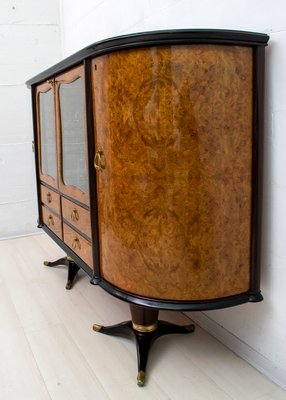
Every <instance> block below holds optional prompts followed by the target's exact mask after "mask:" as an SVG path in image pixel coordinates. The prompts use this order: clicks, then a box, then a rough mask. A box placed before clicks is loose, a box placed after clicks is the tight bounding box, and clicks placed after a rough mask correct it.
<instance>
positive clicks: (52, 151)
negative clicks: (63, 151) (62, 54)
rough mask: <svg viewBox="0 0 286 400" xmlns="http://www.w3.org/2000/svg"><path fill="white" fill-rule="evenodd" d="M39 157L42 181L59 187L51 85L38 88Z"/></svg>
mask: <svg viewBox="0 0 286 400" xmlns="http://www.w3.org/2000/svg"><path fill="white" fill-rule="evenodd" d="M36 104H37V123H38V146H39V148H38V155H39V164H40V165H39V171H40V179H41V180H42V181H44V182H46V183H48V184H50V185H52V186H54V187H57V150H56V148H57V146H56V133H55V107H54V90H53V86H52V84H51V83H47V82H46V83H43V84H42V85H39V86H38V87H37V102H36Z"/></svg>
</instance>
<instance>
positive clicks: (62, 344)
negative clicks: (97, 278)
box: [0, 235, 286, 400]
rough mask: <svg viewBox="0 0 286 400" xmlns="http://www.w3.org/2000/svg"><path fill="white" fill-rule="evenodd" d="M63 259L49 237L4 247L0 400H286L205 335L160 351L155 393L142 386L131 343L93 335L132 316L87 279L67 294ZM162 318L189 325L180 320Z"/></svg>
mask: <svg viewBox="0 0 286 400" xmlns="http://www.w3.org/2000/svg"><path fill="white" fill-rule="evenodd" d="M62 255H63V253H62V251H61V250H60V249H59V248H58V246H57V245H56V244H54V243H53V242H52V241H51V240H50V239H49V238H48V237H47V236H46V235H36V236H32V237H26V238H20V239H14V240H5V241H0V400H18V399H19V400H20V399H21V400H34V399H35V400H46V399H49V400H50V399H53V400H73V399H74V400H89V399H92V400H103V399H118V400H123V399H124V400H128V399H130V400H131V399H132V400H134V399H136V400H137V399H139V400H140V399H148V400H152V399H160V400H161V399H172V400H175V399H178V400H184V399H186V400H199V399H203V400H229V399H235V400H248V399H249V400H270V399H273V400H282V399H283V400H285V399H286V393H285V392H284V391H282V390H281V389H279V388H278V387H277V386H276V385H275V384H274V383H272V382H270V381H269V380H268V379H267V378H265V377H263V376H262V375H261V374H260V373H259V372H257V371H256V370H255V369H253V368H252V367H250V366H249V365H248V364H247V363H246V362H244V361H242V360H241V359H240V358H238V357H237V356H235V355H234V354H233V353H232V352H231V351H229V350H228V349H226V348H225V347H224V346H223V345H222V344H220V343H219V342H218V341H217V340H215V339H214V338H212V337H211V336H210V335H208V334H207V333H206V332H204V331H203V330H202V329H200V328H199V327H197V329H196V332H195V333H194V334H190V335H185V336H178V335H170V336H166V337H164V338H161V339H159V340H158V341H157V342H156V343H155V344H154V347H153V348H152V351H151V354H150V358H149V364H148V378H147V382H146V386H145V387H143V388H139V387H138V386H137V385H136V375H137V365H136V350H135V345H134V343H133V342H132V341H129V340H127V339H121V338H114V337H110V336H104V335H101V334H99V333H95V332H93V331H92V324H93V323H98V324H103V325H104V324H105V325H109V324H113V323H117V322H121V321H124V320H127V319H129V309H128V305H127V304H126V303H123V302H121V301H119V300H117V299H115V298H113V297H112V296H110V295H108V294H106V293H105V292H104V291H103V290H102V289H100V288H99V287H94V286H92V285H90V283H89V279H88V277H87V276H86V275H84V273H83V272H80V274H79V277H78V279H77V281H76V283H75V286H74V288H73V289H72V290H70V291H67V290H65V280H66V270H65V269H64V268H62V267H59V268H48V267H44V266H43V260H46V259H48V260H55V259H57V258H59V257H61V256H62ZM160 318H161V319H165V320H169V321H173V322H177V323H182V324H184V323H189V322H190V321H189V320H188V319H187V317H185V316H183V315H182V314H180V313H171V312H170V313H168V312H162V313H160Z"/></svg>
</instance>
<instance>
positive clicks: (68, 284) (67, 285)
mask: <svg viewBox="0 0 286 400" xmlns="http://www.w3.org/2000/svg"><path fill="white" fill-rule="evenodd" d="M71 287H72V282H71V281H67V284H66V289H67V290H70V289H71Z"/></svg>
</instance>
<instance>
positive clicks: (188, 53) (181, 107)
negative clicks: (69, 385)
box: [27, 30, 269, 386]
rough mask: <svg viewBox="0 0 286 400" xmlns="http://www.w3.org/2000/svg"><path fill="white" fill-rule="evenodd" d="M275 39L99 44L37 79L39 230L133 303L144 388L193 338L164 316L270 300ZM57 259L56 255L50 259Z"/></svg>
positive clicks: (209, 37) (212, 37)
mask: <svg viewBox="0 0 286 400" xmlns="http://www.w3.org/2000/svg"><path fill="white" fill-rule="evenodd" d="M268 39H269V38H268V36H267V35H265V34H260V33H252V32H240V31H227V30H170V31H157V32H145V33H139V34H131V35H126V36H120V37H116V38H111V39H107V40H103V41H100V42H97V43H95V44H93V45H91V46H88V47H86V48H85V49H83V50H81V51H79V52H77V53H76V54H74V55H72V56H70V57H68V58H67V59H65V60H63V61H61V62H59V63H58V64H56V65H55V66H53V67H51V68H49V69H47V70H46V71H44V72H42V73H40V74H39V75H37V76H36V77H34V78H32V79H30V80H29V81H28V82H27V85H28V86H29V87H30V88H31V92H32V105H33V122H34V144H35V146H34V147H35V160H36V176H37V193H38V209H39V220H38V226H39V227H40V228H42V229H44V231H45V232H46V233H47V234H48V235H49V236H50V237H51V238H52V239H54V240H55V241H56V243H58V245H59V246H60V247H61V248H62V249H63V250H64V251H65V253H66V254H67V257H65V258H62V259H60V260H57V261H54V262H45V264H46V265H48V266H56V265H59V264H64V265H66V266H67V267H68V280H67V284H66V288H67V289H70V288H71V287H72V284H73V280H74V278H75V276H76V274H77V271H78V270H79V268H81V269H83V270H84V271H85V272H86V273H87V274H88V275H89V276H90V278H91V283H92V284H95V285H100V286H101V287H102V288H103V289H105V290H106V291H107V292H109V293H110V294H112V295H114V296H116V297H117V298H119V299H121V300H124V301H127V302H128V303H130V310H131V317H132V318H131V320H130V321H126V322H122V323H120V324H118V325H115V326H111V327H103V326H101V325H97V324H95V325H94V326H93V329H94V330H95V331H97V332H101V333H104V334H111V335H112V334H115V335H133V336H134V337H135V339H136V343H137V349H138V377H137V382H138V385H139V386H142V385H143V384H144V380H145V368H146V363H147V357H148V351H149V348H150V346H151V344H152V343H153V341H154V340H155V339H156V338H158V337H160V336H162V335H165V334H168V333H188V332H193V331H194V326H193V325H189V326H185V327H181V326H177V325H174V324H171V323H167V322H164V321H160V320H158V313H159V310H162V309H166V310H181V311H182V310H185V311H186V310H192V311H197V310H211V309H217V308H223V307H230V306H235V305H239V304H242V303H246V302H258V301H261V300H262V295H261V292H260V245H261V244H260V243H261V221H262V204H261V201H262V200H261V199H262V172H263V164H262V155H263V151H262V146H263V92H264V52H265V46H266V45H267V42H268ZM51 257H52V255H51Z"/></svg>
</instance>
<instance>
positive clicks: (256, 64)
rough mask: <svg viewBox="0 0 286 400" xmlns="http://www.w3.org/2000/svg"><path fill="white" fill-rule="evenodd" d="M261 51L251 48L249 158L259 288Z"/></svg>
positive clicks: (254, 276)
mask: <svg viewBox="0 0 286 400" xmlns="http://www.w3.org/2000/svg"><path fill="white" fill-rule="evenodd" d="M264 64H265V52H264V48H263V47H261V46H258V47H255V48H254V49H253V157H252V220H251V226H252V229H251V230H252V235H251V238H252V240H251V277H250V290H251V291H256V290H259V287H260V269H261V235H262V226H261V221H262V197H263V141H264V140H263V128H264V120H263V109H264Z"/></svg>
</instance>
